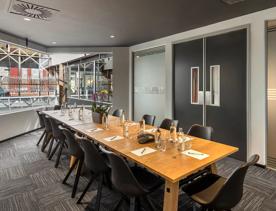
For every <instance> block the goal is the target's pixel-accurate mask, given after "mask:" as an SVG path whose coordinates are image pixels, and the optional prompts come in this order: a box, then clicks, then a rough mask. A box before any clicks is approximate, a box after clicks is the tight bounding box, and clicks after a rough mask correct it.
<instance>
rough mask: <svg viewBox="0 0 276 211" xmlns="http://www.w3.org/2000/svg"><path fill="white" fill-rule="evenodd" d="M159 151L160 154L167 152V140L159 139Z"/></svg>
mask: <svg viewBox="0 0 276 211" xmlns="http://www.w3.org/2000/svg"><path fill="white" fill-rule="evenodd" d="M159 146H160V147H159V150H160V151H161V152H165V151H166V150H167V140H166V139H165V138H161V139H160V145H159Z"/></svg>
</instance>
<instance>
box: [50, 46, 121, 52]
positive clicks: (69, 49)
mask: <svg viewBox="0 0 276 211" xmlns="http://www.w3.org/2000/svg"><path fill="white" fill-rule="evenodd" d="M114 48H116V47H94V46H71V47H70V46H63V47H58V46H57V47H48V48H47V53H91V52H93V53H110V52H112V51H113V49H114Z"/></svg>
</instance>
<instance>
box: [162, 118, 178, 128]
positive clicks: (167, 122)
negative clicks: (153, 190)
mask: <svg viewBox="0 0 276 211" xmlns="http://www.w3.org/2000/svg"><path fill="white" fill-rule="evenodd" d="M172 123H174V124H175V126H176V128H178V120H172V119H164V120H163V121H162V122H161V124H160V126H159V127H160V128H162V129H165V130H169V129H170V127H171V125H172Z"/></svg>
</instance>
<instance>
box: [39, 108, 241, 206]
mask: <svg viewBox="0 0 276 211" xmlns="http://www.w3.org/2000/svg"><path fill="white" fill-rule="evenodd" d="M44 113H45V114H47V115H49V116H51V117H53V118H55V119H56V120H58V121H60V122H62V123H63V124H65V125H67V126H69V127H70V128H71V129H73V130H75V131H77V132H78V133H81V134H82V135H84V136H86V137H88V138H89V139H91V140H93V141H96V142H98V143H100V144H101V145H104V146H106V147H108V148H109V149H110V150H112V151H114V152H116V153H118V154H120V155H122V156H124V157H126V158H127V159H129V160H132V161H134V162H135V163H138V164H139V165H142V166H144V167H145V168H147V169H148V170H150V171H152V172H154V173H155V174H157V175H159V176H161V177H163V178H164V179H165V181H166V182H165V189H164V204H163V210H164V211H176V210H177V208H178V194H179V181H180V180H181V179H184V178H186V177H187V176H189V175H191V174H193V173H196V172H198V171H199V170H201V169H204V168H205V167H207V166H210V165H211V167H212V170H213V171H216V162H217V161H218V160H221V159H222V158H225V157H227V156H228V155H231V154H233V153H235V152H237V151H238V148H236V147H232V146H228V145H225V144H221V143H217V142H214V141H209V140H205V139H200V138H197V137H192V138H193V139H192V149H193V150H196V151H199V152H201V153H205V154H208V155H209V157H207V158H205V159H202V160H198V159H195V158H192V157H190V156H186V155H183V154H182V153H180V152H179V151H178V150H177V147H176V145H175V144H173V143H167V150H166V151H165V152H162V151H159V150H157V151H155V152H153V153H151V154H147V155H143V156H137V155H135V154H133V153H132V152H131V151H133V150H136V149H139V148H142V147H151V148H155V144H154V143H148V144H143V145H142V144H139V143H138V142H137V138H136V135H137V132H138V130H139V125H138V124H136V125H135V124H133V123H131V124H132V126H130V127H129V138H124V139H121V140H118V141H106V140H105V139H104V138H107V137H110V136H115V135H119V136H123V129H122V127H120V126H119V120H118V118H116V117H109V128H108V129H107V130H102V131H99V132H90V131H89V130H90V129H93V128H103V126H102V125H99V124H95V123H93V122H92V120H91V119H92V118H91V112H90V113H89V112H88V111H86V112H85V116H86V119H85V120H84V121H82V120H68V119H69V117H68V116H67V115H65V116H60V112H59V111H44ZM58 113H59V114H58ZM71 122H73V123H74V124H71ZM147 128H150V126H147ZM168 134H169V131H166V130H162V137H163V138H164V137H167V136H168Z"/></svg>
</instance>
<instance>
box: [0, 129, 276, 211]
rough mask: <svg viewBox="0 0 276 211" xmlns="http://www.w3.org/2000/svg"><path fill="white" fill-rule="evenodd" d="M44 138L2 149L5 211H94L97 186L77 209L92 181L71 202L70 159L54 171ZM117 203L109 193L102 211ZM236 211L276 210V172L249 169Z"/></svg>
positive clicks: (0, 186)
mask: <svg viewBox="0 0 276 211" xmlns="http://www.w3.org/2000/svg"><path fill="white" fill-rule="evenodd" d="M40 134H41V131H37V132H33V133H31V134H27V135H24V136H21V137H18V138H15V139H13V140H9V141H6V142H3V143H0V211H44V210H45V211H47V210H49V211H70V210H72V211H73V210H74V211H78V210H85V207H86V206H87V205H88V204H89V203H90V205H89V206H90V207H93V200H94V196H95V194H96V191H95V189H96V185H97V184H93V186H92V187H91V189H90V190H89V191H88V193H87V194H86V196H85V197H84V199H83V202H84V203H83V204H81V205H76V200H77V199H78V197H79V196H80V194H81V192H82V190H83V189H84V187H85V185H86V184H87V182H88V180H87V178H85V177H82V178H81V179H80V183H79V188H78V193H77V196H76V198H75V199H71V197H70V195H71V190H72V184H73V181H74V177H73V176H71V177H70V178H69V180H68V183H69V185H63V184H61V181H62V179H63V178H64V176H65V174H66V172H67V168H68V165H69V164H68V159H67V158H66V156H63V158H62V161H61V165H60V167H59V168H57V169H55V168H54V161H48V159H46V155H45V153H42V152H41V151H40V147H37V146H36V142H37V140H38V138H39V136H40ZM53 160H55V157H54V159H53ZM240 163H241V162H239V161H237V160H234V159H231V158H227V159H224V160H223V161H221V162H219V163H218V169H219V174H221V175H223V176H228V175H229V174H231V172H232V171H233V169H235V168H236V167H237V166H238V165H239V164H240ZM70 184H71V185H70ZM162 195H163V194H162V190H158V191H156V192H155V193H153V194H152V195H151V197H152V198H153V199H154V201H155V202H157V203H159V204H160V205H161V206H162ZM118 197H119V195H118V194H117V193H115V192H113V191H110V190H109V189H107V188H104V190H103V196H102V203H101V204H102V206H101V210H110V208H109V207H110V206H112V205H114V203H115V202H116V201H117V199H118ZM91 200H92V203H91ZM184 201H185V202H186V203H184ZM122 209H123V208H122ZM160 209H161V207H160ZM124 210H125V209H124ZM126 210H127V209H126ZM179 210H191V202H190V201H189V200H188V199H187V198H186V196H185V195H184V194H182V195H181V198H180V203H179ZM234 210H244V211H252V210H260V211H269V210H271V211H272V210H276V172H274V171H272V170H268V169H262V168H259V167H252V168H251V169H249V172H248V174H247V177H246V180H245V186H244V196H243V199H242V201H241V202H240V203H239V204H238V205H237V206H236V207H235V208H234Z"/></svg>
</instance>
